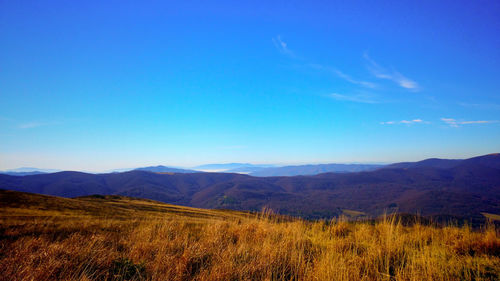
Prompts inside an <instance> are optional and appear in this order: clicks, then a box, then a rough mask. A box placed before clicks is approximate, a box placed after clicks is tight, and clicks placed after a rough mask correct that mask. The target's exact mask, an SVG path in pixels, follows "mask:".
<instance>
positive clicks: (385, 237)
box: [0, 198, 500, 280]
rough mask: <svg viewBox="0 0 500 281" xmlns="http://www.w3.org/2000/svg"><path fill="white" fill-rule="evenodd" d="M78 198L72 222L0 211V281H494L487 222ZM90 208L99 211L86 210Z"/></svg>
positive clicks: (56, 213)
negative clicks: (437, 223) (407, 222)
mask: <svg viewBox="0 0 500 281" xmlns="http://www.w3.org/2000/svg"><path fill="white" fill-rule="evenodd" d="M61 199H62V198H61ZM62 200H69V201H65V203H67V204H70V203H71V202H72V201H71V200H72V199H62ZM85 200H87V201H88V202H85ZM85 200H83V201H78V202H76V203H78V204H81V205H80V208H82V209H81V210H79V211H77V210H75V209H73V211H74V212H75V215H74V216H71V215H70V211H68V209H66V208H60V210H52V211H50V209H51V207H50V206H51V204H49V203H46V204H45V205H44V206H45V207H43V206H41V205H39V206H38V207H37V206H36V204H35V206H34V207H32V208H24V209H23V210H22V211H20V212H21V213H22V214H23V215H22V216H21V215H20V216H8V215H7V214H8V212H12V211H13V210H12V209H9V210H8V212H7V208H3V207H0V209H1V210H2V211H1V212H0V214H1V216H0V219H1V221H0V222H1V230H0V237H1V240H0V268H2V274H1V275H0V280H54V279H59V280H127V279H129V280H499V279H500V238H499V235H498V231H497V230H495V228H494V226H493V225H489V226H487V227H485V228H483V229H481V230H478V231H473V230H472V229H470V228H469V227H467V226H466V227H454V226H449V227H443V228H438V227H433V226H424V225H420V224H418V223H417V224H414V225H412V226H403V225H402V224H401V223H400V222H399V221H398V220H397V218H396V217H389V218H386V219H384V220H381V221H379V222H376V223H368V222H356V223H352V222H348V221H346V220H342V219H341V220H332V221H317V222H310V221H303V220H294V219H288V218H282V217H279V216H274V215H272V214H271V213H270V212H268V211H264V212H262V213H259V214H247V213H242V212H230V211H220V210H201V209H195V208H187V207H176V206H173V205H166V204H161V203H158V202H154V201H140V200H131V199H126V198H121V199H114V201H113V202H109V203H105V202H104V201H105V200H106V199H102V202H97V201H99V200H97V201H96V200H92V199H85ZM75 201H76V200H75ZM59 203H60V202H59ZM76 203H75V204H76ZM87 203H88V204H90V205H86V204H87ZM93 204H99V205H106V206H101V209H102V210H107V211H106V212H103V213H101V214H96V213H92V212H90V211H88V210H86V208H87V207H90V206H94V205H93ZM109 206H111V207H109ZM145 206H149V207H151V208H150V209H147V210H144V208H145ZM42 207H43V208H42ZM68 207H69V205H68ZM42 209H45V210H42ZM115 209H116V210H117V211H116V212H114V213H113V210H115ZM27 210H31V211H27ZM48 211H50V212H51V213H50V216H48V214H47V213H46V212H48ZM29 212H31V215H30V214H28V213H29ZM40 212H41V213H43V214H44V215H43V216H40ZM82 214H83V215H82ZM124 214H127V215H124Z"/></svg>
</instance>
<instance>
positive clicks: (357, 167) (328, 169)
mask: <svg viewBox="0 0 500 281" xmlns="http://www.w3.org/2000/svg"><path fill="white" fill-rule="evenodd" d="M381 167H383V165H376V164H318V165H298V166H284V167H273V168H262V169H259V170H257V171H254V172H251V173H250V175H251V176H255V177H277V176H306V175H317V174H322V173H355V172H363V171H373V170H376V169H378V168H381Z"/></svg>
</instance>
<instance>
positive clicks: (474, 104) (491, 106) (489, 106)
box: [458, 102, 500, 110]
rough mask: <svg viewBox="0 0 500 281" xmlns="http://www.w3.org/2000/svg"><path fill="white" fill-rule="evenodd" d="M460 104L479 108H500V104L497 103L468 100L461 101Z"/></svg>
mask: <svg viewBox="0 0 500 281" xmlns="http://www.w3.org/2000/svg"><path fill="white" fill-rule="evenodd" d="M458 105H461V106H463V107H471V108H477V109H492V110H500V104H496V103H468V102H459V103H458Z"/></svg>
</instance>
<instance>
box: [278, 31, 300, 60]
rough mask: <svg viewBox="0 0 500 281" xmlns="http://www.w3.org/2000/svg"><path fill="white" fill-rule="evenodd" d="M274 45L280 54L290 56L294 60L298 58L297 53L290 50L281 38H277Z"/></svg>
mask: <svg viewBox="0 0 500 281" xmlns="http://www.w3.org/2000/svg"><path fill="white" fill-rule="evenodd" d="M273 43H274V46H275V47H276V49H278V51H280V53H282V54H284V55H287V56H290V57H292V58H296V57H297V56H296V55H295V53H294V52H293V51H292V50H290V49H289V48H288V45H287V44H286V42H285V41H283V40H281V36H279V35H278V36H276V38H273Z"/></svg>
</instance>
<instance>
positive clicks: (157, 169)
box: [134, 165, 199, 174]
mask: <svg viewBox="0 0 500 281" xmlns="http://www.w3.org/2000/svg"><path fill="white" fill-rule="evenodd" d="M134 170H135V171H146V172H153V173H178V174H189V173H199V171H195V170H187V169H179V168H172V167H166V166H162V165H158V166H150V167H143V168H137V169H134Z"/></svg>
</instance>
